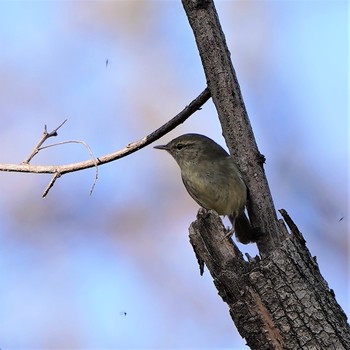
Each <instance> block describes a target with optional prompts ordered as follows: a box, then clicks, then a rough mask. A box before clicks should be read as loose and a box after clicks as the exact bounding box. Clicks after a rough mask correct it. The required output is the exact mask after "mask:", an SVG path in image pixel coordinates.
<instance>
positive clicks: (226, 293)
mask: <svg viewBox="0 0 350 350" xmlns="http://www.w3.org/2000/svg"><path fill="white" fill-rule="evenodd" d="M182 2H183V6H184V9H185V11H186V14H187V17H188V20H189V23H190V25H191V27H192V30H193V33H194V36H195V39H196V44H197V47H198V51H199V54H200V57H201V60H202V65H203V68H204V72H205V76H206V79H207V84H208V88H209V90H210V93H211V96H212V99H213V102H214V104H215V107H216V110H217V113H218V116H219V120H220V123H221V126H222V132H223V136H224V138H225V140H226V143H227V146H228V148H229V150H230V152H231V154H232V155H234V157H235V159H236V160H237V162H238V165H239V167H240V170H241V172H242V174H243V177H244V179H245V182H246V184H247V186H248V188H249V194H250V201H249V204H248V212H249V216H250V219H251V221H252V224H253V226H254V227H256V228H259V230H261V232H262V233H263V235H262V237H261V238H260V239H259V241H258V242H257V246H258V248H259V253H260V257H261V259H260V258H254V259H252V258H249V259H248V260H249V261H248V262H246V261H245V260H244V258H243V255H242V253H241V252H240V251H239V249H238V248H237V246H236V245H235V244H234V243H233V242H232V241H228V240H225V238H224V237H225V228H224V227H223V225H222V222H221V220H220V219H219V218H218V216H217V215H216V214H215V213H213V212H210V213H209V214H208V213H203V211H199V213H198V216H197V220H196V221H195V222H193V223H192V224H191V226H190V241H191V244H192V246H193V248H194V251H195V253H196V256H197V259H198V263H199V266H200V271H201V273H203V268H204V264H205V265H206V266H207V268H208V269H209V271H210V273H211V275H212V277H213V279H214V283H215V286H216V288H217V289H218V292H219V295H220V296H221V297H222V299H223V301H224V302H226V303H227V304H228V306H229V309H230V314H231V317H232V319H233V321H234V323H235V325H236V327H237V329H238V331H239V333H240V334H241V336H242V337H243V338H245V340H246V342H247V345H248V346H249V347H250V348H251V349H257V350H263V349H293V350H294V349H320V350H321V349H337V350H339V349H350V332H349V325H348V323H347V317H346V315H345V314H344V312H343V310H342V308H341V307H340V306H339V304H338V303H337V301H336V299H335V295H334V292H333V291H332V290H331V289H329V287H328V285H327V282H326V281H325V280H324V279H323V277H322V275H321V273H320V271H319V268H318V265H317V262H316V259H314V258H313V257H312V256H311V254H310V252H309V250H308V249H307V247H306V245H305V240H304V238H303V236H302V234H301V233H300V231H299V230H298V228H297V226H296V225H295V224H294V223H293V221H292V219H291V218H290V217H289V216H288V214H287V212H286V211H285V210H280V213H281V214H282V217H283V219H284V220H283V219H280V220H278V219H277V215H276V210H275V208H274V204H273V201H272V197H271V193H270V190H269V187H268V183H267V179H266V177H265V173H264V168H263V164H264V156H262V155H261V154H260V152H259V150H258V147H257V145H256V142H255V139H254V135H253V131H252V128H251V125H250V122H249V119H248V115H247V112H246V109H245V106H244V102H243V98H242V95H241V92H240V88H239V84H238V81H237V77H236V75H235V71H234V68H233V66H232V62H231V59H230V53H229V50H228V48H227V45H226V41H225V36H224V34H223V32H222V29H221V26H220V23H219V18H218V15H217V12H216V10H215V7H214V3H213V1H211V0H182ZM285 223H286V224H287V226H288V228H289V231H288V229H287V227H286V226H285Z"/></svg>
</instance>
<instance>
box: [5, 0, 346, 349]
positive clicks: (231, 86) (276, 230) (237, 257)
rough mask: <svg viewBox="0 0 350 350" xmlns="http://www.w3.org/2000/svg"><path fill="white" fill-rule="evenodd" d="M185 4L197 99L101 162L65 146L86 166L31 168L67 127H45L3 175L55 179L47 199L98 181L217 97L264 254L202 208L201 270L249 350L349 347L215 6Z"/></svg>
mask: <svg viewBox="0 0 350 350" xmlns="http://www.w3.org/2000/svg"><path fill="white" fill-rule="evenodd" d="M182 2H183V6H184V9H185V11H186V14H187V16H188V19H189V23H190V25H191V27H192V29H193V33H194V36H195V39H196V43H197V47H198V51H199V54H200V57H201V60H202V65H203V68H204V72H205V76H206V79H207V84H208V87H207V88H205V89H204V91H203V92H202V93H201V94H200V95H199V96H198V97H197V98H196V99H195V100H193V101H192V102H191V103H190V104H189V105H188V106H187V107H186V108H185V109H184V110H183V111H182V112H180V113H179V114H178V115H177V116H175V117H174V118H173V119H171V120H170V121H169V122H167V123H166V124H165V125H163V126H161V127H160V128H159V129H157V130H155V131H154V132H152V133H151V134H149V135H147V136H145V137H144V138H142V139H141V140H139V141H136V142H132V143H130V144H128V145H127V146H126V147H125V148H123V149H121V150H118V151H115V152H113V153H110V154H107V155H104V156H101V157H95V156H94V155H93V154H92V152H91V150H90V148H89V147H88V146H87V144H86V143H85V142H83V141H67V142H78V143H80V144H83V145H84V146H85V147H86V148H87V149H88V151H89V153H90V157H91V159H90V160H87V161H84V162H80V163H73V164H66V165H60V166H58V165H54V166H53V165H51V166H50V165H48V166H44V165H32V164H30V161H31V159H32V158H33V157H34V156H35V155H36V154H37V153H38V152H39V151H41V150H42V149H44V148H46V147H48V146H43V144H44V143H45V142H46V140H47V139H48V138H51V137H53V136H57V130H58V129H59V128H60V127H61V126H62V125H63V124H64V123H62V124H61V125H60V126H59V127H58V128H56V129H54V130H53V131H51V132H48V131H47V128H46V126H45V128H44V132H43V135H42V138H41V139H40V140H39V142H38V143H37V145H36V146H35V147H34V149H33V151H32V152H31V153H30V155H29V156H28V157H27V158H26V159H25V160H24V161H23V162H22V163H21V164H0V171H10V172H28V173H46V174H52V176H53V177H52V180H51V181H50V183H49V184H48V186H47V188H46V189H45V191H44V194H43V196H46V195H47V194H48V192H49V190H50V189H51V188H52V186H53V185H54V184H55V182H56V181H57V179H59V178H60V177H62V176H63V175H65V174H68V173H71V172H75V171H80V170H83V169H87V168H92V167H95V168H96V176H95V180H96V179H97V169H98V166H100V165H102V164H105V163H108V162H111V161H115V160H117V159H120V158H122V157H125V156H127V155H129V154H131V153H133V152H136V151H138V150H140V149H141V148H143V147H146V146H147V145H149V144H150V143H152V142H154V141H155V140H157V139H159V138H160V137H161V136H163V135H165V134H166V133H167V132H169V131H170V130H172V129H174V128H175V127H176V126H177V125H179V124H180V123H183V122H184V121H185V120H186V119H187V118H188V117H189V116H190V115H191V114H193V113H194V112H195V111H197V110H198V109H200V107H201V106H202V105H203V104H204V103H205V102H206V101H207V100H208V99H209V98H210V97H212V99H213V102H214V104H215V107H216V109H217V112H218V116H219V120H220V123H221V126H222V131H223V135H224V138H225V140H226V143H227V146H228V148H229V150H230V152H231V154H232V155H234V157H235V159H236V160H237V163H238V166H239V168H240V170H241V172H242V174H243V177H244V179H245V182H246V184H247V186H248V189H249V194H250V200H249V203H248V206H247V207H248V213H249V216H250V219H251V222H252V225H253V226H254V227H255V228H258V229H259V230H260V231H261V232H262V235H261V236H260V238H259V240H258V242H257V246H258V249H259V255H260V256H259V257H256V258H251V257H249V259H248V261H246V260H245V259H244V258H243V255H242V253H241V252H240V250H239V249H238V248H237V246H236V245H235V244H234V243H233V242H232V241H231V240H228V239H227V238H226V231H225V228H224V226H223V224H222V222H221V220H220V218H219V217H218V215H217V214H216V213H214V212H203V211H202V210H200V211H199V213H198V216H197V220H196V221H195V222H193V223H192V224H191V226H190V229H189V231H190V242H191V244H192V246H193V248H194V251H195V254H196V257H197V260H198V263H199V267H200V272H201V273H203V270H204V265H205V266H207V268H208V270H209V271H210V273H211V275H212V277H213V279H214V284H215V286H216V288H217V290H218V292H219V295H220V296H221V297H222V299H223V301H224V302H226V303H227V304H228V306H229V310H230V315H231V317H232V319H233V321H234V323H235V325H236V327H237V329H238V331H239V333H240V334H241V336H242V337H243V338H245V340H246V342H247V345H248V346H249V347H250V348H251V349H257V350H264V349H266V350H267V349H268V350H270V349H292V350H295V349H310V350H311V349H312V350H314V349H320V350H321V349H322V350H324V349H327V350H328V349H336V350H341V349H350V331H349V325H348V323H347V317H346V315H345V314H344V312H343V310H342V309H341V307H340V306H339V305H338V303H337V301H336V299H335V295H334V292H333V291H332V290H331V289H330V288H329V287H328V285H327V282H326V281H325V280H324V279H323V277H322V275H321V273H320V271H319V268H318V265H317V261H316V259H315V258H313V257H312V255H311V254H310V252H309V250H308V249H307V247H306V244H305V243H306V242H305V240H304V238H303V236H302V234H301V233H300V231H299V230H298V228H297V226H296V225H295V224H294V222H293V221H292V219H291V218H290V217H289V216H288V214H287V212H286V211H285V210H283V209H282V210H280V213H281V215H282V218H281V219H278V218H277V214H276V210H275V208H274V204H273V200H272V196H271V193H270V190H269V186H268V182H267V179H266V177H265V173H264V168H263V164H264V156H263V155H261V154H260V152H259V150H258V147H257V144H256V142H255V139H254V135H253V131H252V128H251V125H250V123H249V119H248V115H247V112H246V109H245V106H244V102H243V98H242V95H241V92H240V88H239V84H238V81H237V77H236V75H235V71H234V69H233V66H232V62H231V59H230V53H229V51H228V48H227V45H226V42H225V37H224V34H223V32H222V30H221V26H220V23H219V19H218V15H217V13H216V10H215V7H214V3H213V1H211V0H182ZM64 143H65V142H64ZM58 144H62V142H61V143H58ZM56 145H57V144H56Z"/></svg>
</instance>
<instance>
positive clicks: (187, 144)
mask: <svg viewBox="0 0 350 350" xmlns="http://www.w3.org/2000/svg"><path fill="white" fill-rule="evenodd" d="M154 148H156V149H159V150H165V151H167V152H168V153H169V154H170V155H171V156H172V157H173V158H174V159H175V161H176V162H177V164H178V165H179V167H180V170H181V178H182V182H183V184H184V186H185V188H186V190H187V192H188V193H189V195H190V196H191V197H192V198H193V199H194V200H195V201H196V202H197V203H198V204H199V205H200V206H201V207H203V208H205V209H207V210H214V211H216V212H217V213H218V214H219V215H223V216H228V218H229V220H230V221H231V223H232V230H231V231H230V232H229V235H232V233H233V231H234V232H235V235H236V237H237V239H238V241H239V242H241V243H243V244H248V243H251V242H255V241H256V237H255V236H256V235H255V232H254V229H253V228H252V226H251V224H250V221H249V219H248V217H247V215H246V214H245V206H246V204H247V197H248V189H247V186H246V184H245V182H244V180H243V178H242V174H241V173H240V171H239V169H238V167H237V165H236V163H235V161H234V159H233V158H232V157H231V156H230V155H229V154H228V153H227V152H226V151H225V150H224V149H223V148H222V147H221V146H220V145H218V144H217V143H216V142H215V141H213V140H212V139H210V138H209V137H207V136H204V135H201V134H195V133H189V134H184V135H181V136H178V137H176V138H175V139H173V140H172V141H170V142H169V143H167V144H166V145H158V146H155V147H154Z"/></svg>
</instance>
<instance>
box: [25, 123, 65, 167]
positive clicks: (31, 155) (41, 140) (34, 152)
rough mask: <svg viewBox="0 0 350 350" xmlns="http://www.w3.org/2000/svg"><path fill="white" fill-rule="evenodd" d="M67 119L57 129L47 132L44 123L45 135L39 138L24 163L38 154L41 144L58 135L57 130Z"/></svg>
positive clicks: (27, 162)
mask: <svg viewBox="0 0 350 350" xmlns="http://www.w3.org/2000/svg"><path fill="white" fill-rule="evenodd" d="M66 121H67V119H65V120H64V121H63V122H62V123H61V124H60V125H59V126H58V127H57V128H56V129H54V130H52V131H50V132H47V126H46V124H45V125H44V131H43V135H42V137H41V139H40V140H39V142H38V143H37V145H36V146H35V147H34V148H33V150H32V153H31V154H30V155H29V157H28V158H27V159H25V160H24V161H23V162H22V164H29V162H30V161H31V160H32V159H33V158H34V156H35V155H37V154H38V153H39V151H40V146H41V145H42V144H43V143H44V142H45V141H46V140H47V139H48V138H50V137H54V136H57V135H58V133H57V130H58V129H59V128H60V127H61V126H63V124H64V123H65V122H66Z"/></svg>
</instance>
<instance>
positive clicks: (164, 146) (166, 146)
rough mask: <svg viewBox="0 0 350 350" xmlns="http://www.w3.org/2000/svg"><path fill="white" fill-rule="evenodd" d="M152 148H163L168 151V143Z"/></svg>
mask: <svg viewBox="0 0 350 350" xmlns="http://www.w3.org/2000/svg"><path fill="white" fill-rule="evenodd" d="M153 148H155V149H163V150H165V151H169V147H168V145H158V146H154V147H153Z"/></svg>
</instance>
